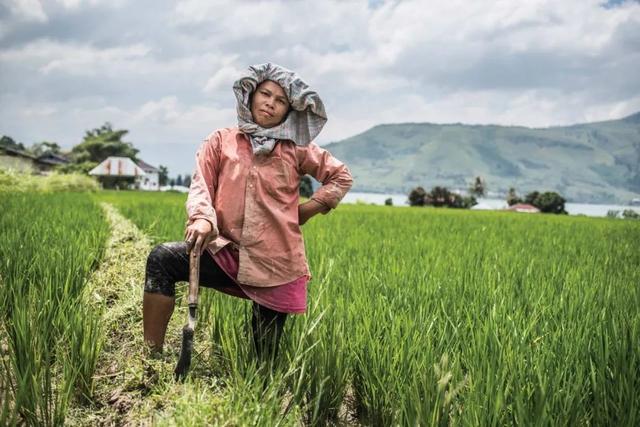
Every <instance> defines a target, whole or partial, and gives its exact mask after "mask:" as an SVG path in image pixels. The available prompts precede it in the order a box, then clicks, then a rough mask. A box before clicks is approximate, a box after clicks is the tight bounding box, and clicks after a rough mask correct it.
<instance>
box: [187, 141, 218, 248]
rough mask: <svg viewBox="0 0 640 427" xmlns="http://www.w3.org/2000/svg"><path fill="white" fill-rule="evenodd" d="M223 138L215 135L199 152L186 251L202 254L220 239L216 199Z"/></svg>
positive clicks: (192, 187) (189, 212)
mask: <svg viewBox="0 0 640 427" xmlns="http://www.w3.org/2000/svg"><path fill="white" fill-rule="evenodd" d="M219 144H220V135H219V133H217V132H216V133H214V134H212V135H211V136H209V137H208V138H207V139H205V141H204V142H203V143H202V145H201V146H200V148H199V149H198V152H197V153H196V167H195V171H194V173H193V177H192V179H191V186H190V187H189V195H188V196H187V203H186V208H187V217H188V220H187V224H186V229H185V241H186V242H187V252H191V250H192V249H194V250H195V251H194V253H199V254H202V253H203V252H204V250H205V248H206V247H207V245H208V244H209V243H210V242H211V241H213V240H215V239H216V237H218V220H217V217H216V211H215V209H214V208H213V198H214V196H215V191H216V188H217V187H218V166H219V160H220V153H219V148H220V145H219Z"/></svg>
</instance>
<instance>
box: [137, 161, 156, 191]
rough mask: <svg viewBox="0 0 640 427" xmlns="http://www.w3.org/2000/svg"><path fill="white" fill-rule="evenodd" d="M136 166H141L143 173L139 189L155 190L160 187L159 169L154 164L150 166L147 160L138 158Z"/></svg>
mask: <svg viewBox="0 0 640 427" xmlns="http://www.w3.org/2000/svg"><path fill="white" fill-rule="evenodd" d="M138 166H140V168H142V170H143V171H144V173H145V176H144V177H140V189H141V190H151V191H157V190H159V189H160V169H158V168H156V167H155V166H151V165H150V164H149V163H147V162H143V161H142V160H140V161H139V162H138Z"/></svg>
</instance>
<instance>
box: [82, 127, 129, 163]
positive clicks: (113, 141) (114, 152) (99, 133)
mask: <svg viewBox="0 0 640 427" xmlns="http://www.w3.org/2000/svg"><path fill="white" fill-rule="evenodd" d="M127 133H129V131H128V130H124V129H119V130H114V129H113V128H112V127H111V124H110V123H108V122H107V123H105V124H104V125H102V126H101V127H100V128H96V129H93V130H89V131H86V133H85V136H84V138H83V139H82V142H81V143H80V144H78V145H76V146H75V147H73V148H72V149H71V158H72V160H73V161H74V163H83V162H95V163H100V162H102V161H103V160H105V159H106V158H107V157H109V156H119V157H129V158H131V159H132V160H133V161H134V162H137V161H138V159H137V157H136V155H137V154H138V152H139V150H138V149H136V148H134V147H133V145H132V144H131V143H130V142H124V141H122V138H123V137H124V136H125V135H126V134H127Z"/></svg>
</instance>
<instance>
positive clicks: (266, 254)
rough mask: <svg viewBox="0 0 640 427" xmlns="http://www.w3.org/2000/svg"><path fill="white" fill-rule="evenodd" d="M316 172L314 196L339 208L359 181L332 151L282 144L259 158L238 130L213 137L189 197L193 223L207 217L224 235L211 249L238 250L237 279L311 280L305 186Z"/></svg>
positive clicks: (257, 282)
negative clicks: (302, 221)
mask: <svg viewBox="0 0 640 427" xmlns="http://www.w3.org/2000/svg"><path fill="white" fill-rule="evenodd" d="M305 174H309V175H311V176H313V177H314V178H316V179H317V180H318V181H320V182H321V183H322V187H320V188H319V189H318V190H317V191H316V192H315V193H314V194H313V196H312V197H311V198H312V199H313V200H316V201H317V202H319V203H321V204H323V205H325V206H326V207H327V211H328V210H329V209H330V208H335V207H336V206H337V205H338V203H339V202H340V200H341V199H342V197H344V195H345V194H346V193H347V191H349V189H350V188H351V185H352V183H353V179H352V177H351V173H350V172H349V169H348V168H347V167H346V166H345V165H344V163H342V162H340V161H339V160H338V159H336V158H335V157H333V156H332V155H331V154H330V153H329V152H328V151H327V150H324V149H322V148H320V147H319V146H318V145H316V144H314V143H311V144H309V145H308V146H306V147H299V146H297V145H295V144H294V143H293V142H292V141H280V142H278V143H277V144H276V146H275V148H274V149H273V151H272V152H271V153H270V154H269V155H266V156H254V155H253V153H252V149H251V142H250V141H249V138H248V137H247V136H246V135H245V134H243V133H242V132H240V131H239V130H238V129H237V128H227V129H221V130H218V131H216V132H214V133H212V134H211V135H209V136H208V137H207V138H206V139H205V141H204V143H203V144H202V145H201V147H200V149H199V150H198V152H197V154H196V169H195V172H194V174H193V178H192V180H191V187H190V189H189V196H188V198H187V203H186V207H187V215H188V217H189V219H188V221H187V225H189V224H191V223H192V222H193V221H195V220H196V219H200V218H202V219H206V220H208V221H209V222H211V224H212V225H213V226H217V227H218V230H219V233H220V235H219V237H218V238H217V239H216V240H215V241H213V242H211V244H210V245H209V247H208V248H207V249H208V250H209V252H210V253H211V254H215V253H216V252H217V251H219V250H220V249H221V248H222V247H224V246H225V245H227V244H233V245H235V247H237V248H238V250H239V268H238V276H237V280H238V282H240V283H243V284H246V285H251V286H278V285H282V284H285V283H289V282H291V281H293V280H295V279H298V278H299V277H301V276H305V275H308V276H310V272H309V266H308V264H307V259H306V256H305V251H304V241H303V239H302V232H301V230H300V226H299V225H298V203H299V195H298V187H299V185H300V178H301V177H302V176H303V175H305Z"/></svg>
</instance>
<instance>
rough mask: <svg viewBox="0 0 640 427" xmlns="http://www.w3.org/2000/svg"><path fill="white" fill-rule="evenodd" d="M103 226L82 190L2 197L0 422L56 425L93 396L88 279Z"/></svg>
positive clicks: (93, 326) (95, 345)
mask: <svg viewBox="0 0 640 427" xmlns="http://www.w3.org/2000/svg"><path fill="white" fill-rule="evenodd" d="M107 233H108V227H107V225H106V223H105V222H104V220H103V218H102V214H101V211H100V209H99V208H98V207H97V206H96V205H95V203H94V202H93V201H92V199H91V198H90V197H89V196H88V195H87V194H84V193H78V194H70V193H58V194H26V193H23V194H15V193H12V194H3V195H2V211H1V212H0V260H1V261H0V313H1V314H0V325H1V328H0V344H1V345H2V346H6V348H7V350H6V356H5V355H3V360H2V368H1V369H2V377H3V379H2V383H1V385H0V393H2V395H3V397H4V398H5V399H6V400H4V399H3V400H4V403H3V404H2V410H1V411H0V424H3V425H5V424H14V423H26V424H29V425H32V424H37V425H60V424H62V423H63V422H64V419H65V416H66V410H67V407H68V405H69V402H70V400H71V399H73V397H74V395H78V396H82V397H83V398H84V399H87V400H88V399H91V387H92V382H93V378H92V376H93V370H94V368H95V362H96V357H97V352H99V349H100V338H99V337H100V325H99V322H98V320H99V316H100V313H99V312H96V311H93V310H90V309H89V308H88V307H86V306H85V305H84V300H83V289H84V285H85V283H86V280H87V278H88V276H89V274H90V272H91V270H92V269H93V268H94V266H95V265H96V264H97V262H98V261H99V259H100V258H101V256H102V251H103V244H104V240H105V238H106V236H107Z"/></svg>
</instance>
